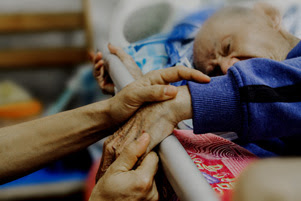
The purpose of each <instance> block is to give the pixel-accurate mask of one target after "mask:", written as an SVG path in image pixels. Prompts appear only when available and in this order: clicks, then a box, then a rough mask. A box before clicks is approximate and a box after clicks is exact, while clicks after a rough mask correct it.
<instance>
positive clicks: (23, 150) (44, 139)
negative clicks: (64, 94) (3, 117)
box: [0, 101, 109, 183]
mask: <svg viewBox="0 0 301 201" xmlns="http://www.w3.org/2000/svg"><path fill="white" fill-rule="evenodd" d="M108 104H109V103H108V101H102V102H98V103H94V104H91V105H88V106H84V107H81V108H77V109H74V110H70V111H66V112H62V113H59V114H56V115H52V116H48V117H45V118H41V119H37V120H34V121H30V122H25V123H22V124H18V125H14V126H9V127H5V128H2V129H0V183H5V182H8V181H10V180H13V179H16V178H18V177H21V176H24V175H26V174H28V173H30V172H32V171H35V170H37V169H39V168H41V167H42V166H43V165H45V164H47V163H49V162H51V161H54V160H56V159H58V158H60V157H63V156H65V155H67V154H70V153H72V152H75V151H78V150H80V149H82V148H84V147H87V146H89V145H90V144H92V143H94V142H96V141H98V140H100V139H101V138H103V137H105V136H107V135H108V133H107V132H106V131H105V129H107V128H108V126H109V124H108V123H107V121H106V120H108V109H109V105H108ZM99 130H102V132H98V133H97V131H99Z"/></svg>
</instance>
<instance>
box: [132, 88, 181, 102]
mask: <svg viewBox="0 0 301 201" xmlns="http://www.w3.org/2000/svg"><path fill="white" fill-rule="evenodd" d="M133 93H134V94H133V95H134V96H136V97H137V99H136V101H137V103H138V104H141V103H144V102H154V101H164V100H169V99H171V98H174V97H175V96H176V95H177V93H178V88H177V87H175V86H172V85H151V86H146V87H140V88H137V89H136V90H135V91H133ZM132 100H135V99H134V98H133V99H132Z"/></svg>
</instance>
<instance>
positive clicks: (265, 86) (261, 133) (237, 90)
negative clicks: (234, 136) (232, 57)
mask: <svg viewBox="0 0 301 201" xmlns="http://www.w3.org/2000/svg"><path fill="white" fill-rule="evenodd" d="M188 85H189V89H190V92H191V97H192V106H193V124H194V132H195V133H206V132H218V131H234V132H237V133H238V134H239V137H240V138H241V139H245V140H247V141H254V140H260V139H267V138H271V137H284V136H296V135H301V57H297V58H291V59H287V60H285V61H282V62H278V61H274V60H270V59H263V58H255V59H249V60H245V61H241V62H238V63H236V64H235V65H234V66H232V67H231V68H230V69H229V70H228V72H227V75H224V76H219V77H214V78H212V81H211V82H210V83H208V84H199V83H194V82H189V83H188Z"/></svg>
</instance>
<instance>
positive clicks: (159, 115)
mask: <svg viewBox="0 0 301 201" xmlns="http://www.w3.org/2000/svg"><path fill="white" fill-rule="evenodd" d="M191 117H192V106H191V97H190V93H189V90H188V87H187V86H182V87H179V92H178V94H177V96H176V98H174V99H171V100H168V101H165V102H159V103H153V104H149V105H146V106H145V107H143V108H141V109H140V110H139V111H138V112H137V113H136V114H135V115H134V116H133V117H132V118H131V119H130V120H129V121H128V122H127V123H126V124H125V125H123V126H122V127H121V128H120V129H119V130H118V131H117V132H115V134H114V135H112V136H111V137H109V139H108V140H106V141H105V143H104V149H103V155H102V158H101V163H100V167H99V170H98V173H97V176H96V181H97V180H98V179H99V178H100V177H101V176H102V175H103V174H104V173H105V172H106V170H107V168H108V167H109V166H110V165H111V164H112V163H113V162H114V160H115V159H116V158H117V157H118V156H119V155H120V154H121V153H122V152H123V150H124V148H125V147H126V146H127V145H128V144H129V143H131V142H132V141H133V140H135V139H136V138H138V137H139V135H140V134H141V133H142V132H147V133H149V134H150V136H151V142H150V145H149V147H148V151H149V150H151V149H153V148H154V147H155V146H156V145H157V144H158V143H159V142H161V141H162V140H163V139H164V138H165V137H167V136H168V135H169V134H171V133H172V131H173V129H174V128H175V126H176V125H177V123H178V122H180V121H182V120H184V119H189V118H191Z"/></svg>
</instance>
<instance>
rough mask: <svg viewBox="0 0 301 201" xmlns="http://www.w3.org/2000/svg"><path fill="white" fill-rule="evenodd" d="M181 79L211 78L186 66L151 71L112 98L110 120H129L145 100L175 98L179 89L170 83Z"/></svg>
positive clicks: (198, 80) (116, 121)
mask: <svg viewBox="0 0 301 201" xmlns="http://www.w3.org/2000/svg"><path fill="white" fill-rule="evenodd" d="M179 80H194V81H197V82H209V81H210V78H209V77H208V76H207V75H204V74H203V73H201V72H200V71H197V70H194V69H189V68H187V67H184V66H177V67H172V68H167V69H162V70H156V71H152V72H149V73H147V74H146V75H144V76H143V77H142V78H140V79H138V80H137V81H135V82H133V83H131V84H129V85H128V86H126V87H125V88H124V89H122V90H121V91H120V92H119V93H118V94H117V95H116V96H114V97H113V98H111V99H110V101H109V113H108V114H109V115H108V116H109V119H108V120H109V121H108V122H112V123H115V124H119V123H121V122H123V121H125V120H127V119H128V118H129V117H130V116H131V115H132V114H133V113H134V112H135V111H136V110H137V109H138V108H139V107H140V106H141V105H142V104H143V103H145V102H154V101H165V100H169V99H172V98H174V97H175V96H176V95H177V93H178V90H177V88H176V87H174V86H171V85H168V84H169V83H171V82H177V81H179Z"/></svg>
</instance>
